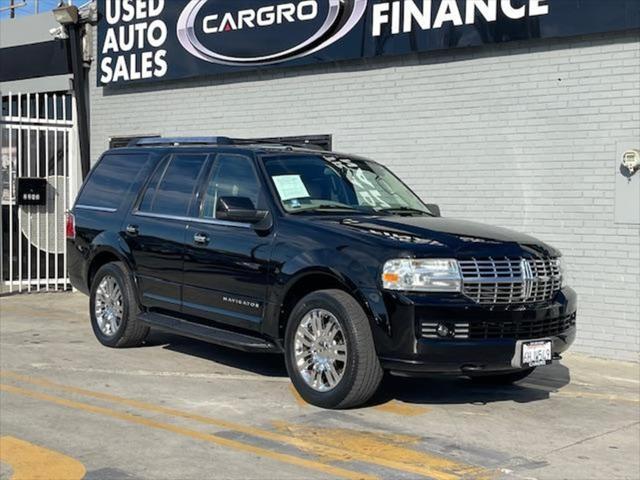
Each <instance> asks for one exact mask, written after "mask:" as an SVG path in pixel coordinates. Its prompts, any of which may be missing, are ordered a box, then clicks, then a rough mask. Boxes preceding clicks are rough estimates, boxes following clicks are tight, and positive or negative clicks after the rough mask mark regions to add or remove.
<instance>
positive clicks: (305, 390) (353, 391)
mask: <svg viewBox="0 0 640 480" xmlns="http://www.w3.org/2000/svg"><path fill="white" fill-rule="evenodd" d="M315 308H322V309H325V310H327V311H329V312H331V313H332V314H333V315H334V316H335V318H336V319H337V320H338V323H339V324H340V326H341V328H342V331H343V332H344V337H345V343H346V346H347V360H346V365H345V367H344V368H345V370H344V375H343V377H342V379H341V380H340V381H339V383H338V384H337V385H336V386H335V387H334V388H333V389H332V390H329V391H327V392H319V391H317V390H314V389H313V388H312V387H310V386H309V385H307V383H306V382H305V380H304V379H303V378H302V375H301V374H300V372H299V371H298V369H297V368H296V362H295V351H294V350H295V349H294V341H295V333H296V330H297V328H298V325H299V324H300V322H301V321H302V319H303V318H304V316H305V315H306V314H307V313H308V312H309V311H311V310H312V309H315ZM285 350H286V353H285V359H286V365H287V371H288V372H289V377H290V378H291V381H292V382H293V385H294V386H295V388H296V390H297V391H298V393H299V394H300V396H301V397H302V398H303V399H304V400H305V401H307V402H308V403H310V404H312V405H316V406H318V407H323V408H335V409H345V408H352V407H357V406H360V405H362V404H364V403H365V402H366V401H367V400H369V399H370V398H371V397H372V396H373V394H374V393H375V392H376V391H377V390H378V387H379V386H380V382H381V381H382V376H383V370H382V367H381V366H380V361H379V360H378V356H377V354H376V350H375V346H374V343H373V335H372V333H371V327H370V324H369V319H368V318H367V315H366V314H365V312H364V310H363V309H362V307H361V306H360V304H359V303H358V302H357V301H356V300H355V299H354V298H353V297H352V296H351V295H349V294H348V293H346V292H343V291H342V290H320V291H317V292H314V293H311V294H309V295H307V296H305V297H304V298H303V299H302V300H300V302H298V304H297V305H296V306H295V308H294V309H293V311H292V312H291V316H290V317H289V322H288V324H287V329H286V334H285Z"/></svg>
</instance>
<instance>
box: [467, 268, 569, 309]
mask: <svg viewBox="0 0 640 480" xmlns="http://www.w3.org/2000/svg"><path fill="white" fill-rule="evenodd" d="M458 264H459V266H460V272H461V273H462V281H463V293H464V294H465V295H466V296H467V297H469V298H471V299H472V300H474V301H475V302H477V303H479V304H482V305H508V304H512V303H533V302H544V301H548V300H551V298H553V296H554V295H555V294H556V293H557V292H558V290H560V286H561V283H562V275H561V272H560V262H559V261H558V259H555V258H549V259H541V258H507V257H503V258H488V259H477V258H472V259H470V260H458Z"/></svg>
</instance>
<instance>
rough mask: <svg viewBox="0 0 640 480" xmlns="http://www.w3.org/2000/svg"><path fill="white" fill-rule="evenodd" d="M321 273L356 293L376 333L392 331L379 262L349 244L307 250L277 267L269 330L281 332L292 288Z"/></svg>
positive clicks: (350, 291)
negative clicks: (285, 308) (285, 304)
mask: <svg viewBox="0 0 640 480" xmlns="http://www.w3.org/2000/svg"><path fill="white" fill-rule="evenodd" d="M319 274H320V275H323V276H326V277H331V278H332V279H334V280H335V281H336V282H338V283H339V284H340V285H341V286H342V287H343V288H344V289H345V290H346V291H348V292H349V293H351V295H353V296H354V298H355V299H356V300H357V301H358V303H360V305H361V306H362V308H363V309H364V310H365V313H366V314H367V316H368V317H369V319H370V322H371V328H372V330H374V336H375V335H376V334H380V333H387V332H389V328H390V327H389V317H388V315H387V312H386V309H385V307H384V302H383V301H382V295H381V294H380V291H379V285H378V277H379V262H378V261H377V260H376V259H375V258H372V257H371V256H369V255H367V254H365V253H363V252H362V251H358V250H356V249H353V248H347V247H343V248H337V249H332V248H321V249H315V250H307V251H304V252H301V253H299V254H298V255H295V256H293V257H291V258H289V259H287V261H285V262H283V263H281V264H280V265H279V267H277V268H276V269H275V272H274V281H273V283H272V288H271V289H270V292H269V295H268V299H269V301H268V304H269V307H270V308H269V311H268V313H267V318H266V321H267V324H268V325H267V330H268V331H277V327H278V323H279V316H280V311H281V308H282V305H283V304H284V302H285V300H286V299H287V295H288V294H289V293H290V292H291V290H292V289H293V288H294V287H296V286H297V285H299V283H300V282H302V281H304V280H305V278H308V277H311V276H315V275H319ZM320 288H322V287H320Z"/></svg>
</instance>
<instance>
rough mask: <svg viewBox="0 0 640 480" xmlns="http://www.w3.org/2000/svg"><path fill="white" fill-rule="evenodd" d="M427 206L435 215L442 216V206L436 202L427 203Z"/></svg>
mask: <svg viewBox="0 0 640 480" xmlns="http://www.w3.org/2000/svg"><path fill="white" fill-rule="evenodd" d="M427 208H428V209H429V211H430V212H431V213H432V214H433V216H434V217H441V216H442V215H441V214H440V207H439V206H438V205H436V204H435V203H427Z"/></svg>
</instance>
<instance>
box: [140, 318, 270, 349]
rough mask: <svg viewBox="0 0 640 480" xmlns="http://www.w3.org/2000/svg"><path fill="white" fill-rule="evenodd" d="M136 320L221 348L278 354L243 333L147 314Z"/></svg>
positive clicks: (268, 344) (267, 344) (261, 340)
mask: <svg viewBox="0 0 640 480" xmlns="http://www.w3.org/2000/svg"><path fill="white" fill-rule="evenodd" d="M138 319H139V320H141V321H142V322H144V323H146V324H147V325H149V326H150V327H152V328H156V329H158V330H162V331H165V332H170V333H175V334H177V335H181V336H183V337H189V338H195V339H196V340H202V341H204V342H209V343H215V344H216V345H222V346H223V347H229V348H235V349H236V350H243V351H245V352H265V353H280V352H281V350H280V349H279V348H278V346H277V345H276V344H275V343H273V342H270V341H268V340H265V339H264V338H260V337H254V336H251V335H246V334H243V333H237V332H233V331H230V330H224V329H222V328H216V327H209V326H207V325H200V324H199V323H193V322H189V321H187V320H183V319H181V318H176V317H172V316H169V315H163V314H160V313H154V312H147V313H141V314H140V315H138Z"/></svg>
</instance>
